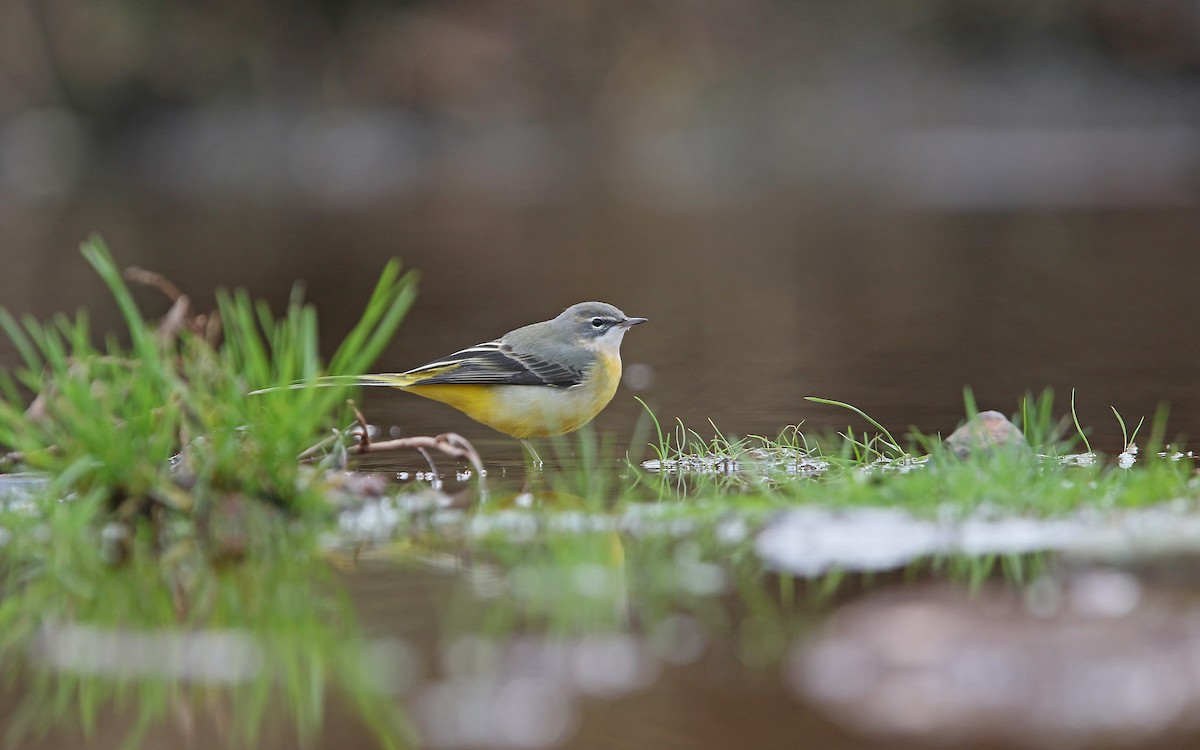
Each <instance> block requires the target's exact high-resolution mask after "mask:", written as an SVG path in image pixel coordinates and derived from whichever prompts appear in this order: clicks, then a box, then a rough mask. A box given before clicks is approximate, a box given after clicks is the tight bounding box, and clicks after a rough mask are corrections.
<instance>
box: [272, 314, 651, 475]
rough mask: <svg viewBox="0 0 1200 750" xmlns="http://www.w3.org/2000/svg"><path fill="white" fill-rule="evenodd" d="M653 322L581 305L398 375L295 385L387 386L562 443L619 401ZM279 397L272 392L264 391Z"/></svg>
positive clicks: (524, 437)
mask: <svg viewBox="0 0 1200 750" xmlns="http://www.w3.org/2000/svg"><path fill="white" fill-rule="evenodd" d="M646 320H647V319H646V318H635V317H630V316H628V315H626V314H625V313H623V312H621V311H620V310H619V309H618V308H616V307H614V306H613V305H610V304H607V303H604V302H580V303H578V304H575V305H571V306H570V307H568V308H567V309H565V310H563V311H562V312H561V313H559V314H558V315H557V316H556V317H554V318H552V319H550V320H546V321H542V322H540V323H532V324H530V325H527V326H522V327H521V328H517V329H514V330H512V331H509V332H508V333H506V334H504V335H503V336H501V337H499V338H497V339H494V340H492V341H487V342H484V343H482V344H476V345H475V346H472V347H468V348H466V349H461V350H459V351H457V352H454V353H453V354H450V355H448V356H446V357H442V358H441V359H437V360H434V361H433V362H430V363H428V364H424V365H421V366H420V367H414V368H413V369H411V370H407V371H405V372H398V373H377V374H372V375H327V376H323V377H319V378H317V379H315V380H308V381H302V382H297V383H293V384H292V385H290V386H286V387H290V388H302V387H306V386H310V385H316V386H337V385H343V386H387V387H391V388H398V389H400V390H402V391H407V392H409V393H415V394H416V395H418V396H424V397H425V398H428V399H433V400H434V401H440V402H441V403H443V404H446V405H448V406H451V407H453V408H455V409H457V410H459V411H461V412H462V413H464V414H466V415H467V416H468V417H470V418H471V419H474V420H475V421H476V422H479V423H481V424H484V425H486V426H488V427H491V428H492V429H494V430H496V431H497V432H502V433H504V434H505V435H508V436H510V437H513V438H516V439H517V440H520V441H521V442H522V443H523V444H524V445H525V447H526V449H527V450H529V451H530V454H531V456H532V457H533V459H534V461H535V462H536V463H539V464H540V463H541V461H540V459H539V458H538V456H537V452H536V451H535V450H534V449H533V446H532V445H530V444H529V440H530V439H531V438H544V437H554V436H557V435H565V434H567V433H569V432H573V431H575V430H578V429H579V428H580V427H582V426H583V425H585V424H587V423H588V422H590V421H592V419H593V418H594V417H595V416H596V415H597V414H599V413H600V412H601V411H602V410H603V409H604V407H605V406H607V405H608V403H609V402H610V401H612V398H613V396H614V395H616V391H617V384H618V383H619V382H620V380H621V341H622V339H624V337H625V332H626V331H628V330H629V329H630V328H631V327H633V326H635V325H639V324H641V323H645V322H646ZM270 390H276V389H273V388H266V389H263V390H262V391H255V392H254V393H261V392H263V391H270Z"/></svg>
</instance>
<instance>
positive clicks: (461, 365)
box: [405, 342, 584, 388]
mask: <svg viewBox="0 0 1200 750" xmlns="http://www.w3.org/2000/svg"><path fill="white" fill-rule="evenodd" d="M422 372H429V373H430V375H429V377H427V378H422V379H421V380H417V381H415V382H414V383H413V385H441V384H447V385H455V384H457V385H468V384H475V385H551V386H557V387H561V388H569V387H570V386H573V385H578V384H579V383H581V382H583V376H584V373H582V372H580V371H579V370H576V369H574V368H572V367H570V366H567V365H561V364H555V363H553V362H547V361H545V360H543V359H540V358H538V357H535V356H532V355H529V354H518V353H517V352H514V351H513V350H512V347H511V346H509V345H508V344H504V343H500V342H490V343H487V344H480V345H479V346H473V347H471V348H470V349H463V350H462V351H458V352H455V353H454V354H451V355H450V356H449V357H445V358H443V359H440V360H438V361H437V362H430V363H429V364H427V365H424V366H422V367H418V368H416V369H413V370H409V371H408V372H407V373H405V374H406V375H420V374H421V373H422Z"/></svg>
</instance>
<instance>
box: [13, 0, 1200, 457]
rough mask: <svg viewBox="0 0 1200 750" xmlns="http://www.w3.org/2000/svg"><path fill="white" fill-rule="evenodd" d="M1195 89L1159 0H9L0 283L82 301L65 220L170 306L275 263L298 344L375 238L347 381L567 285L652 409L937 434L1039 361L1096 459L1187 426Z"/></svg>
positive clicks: (1174, 22)
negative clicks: (592, 305) (379, 298)
mask: <svg viewBox="0 0 1200 750" xmlns="http://www.w3.org/2000/svg"><path fill="white" fill-rule="evenodd" d="M1198 84H1200V3H1197V2H1195V1H1194V0H1145V1H1144V2H1138V3H1129V2H1112V1H1094V2H1093V1H1087V0H1037V1H1036V2H1034V1H1032V0H1031V1H1028V2H1020V1H1014V0H1004V1H1001V0H975V1H973V2H972V1H964V0H944V1H935V0H925V1H921V0H912V1H906V2H896V1H894V0H892V1H889V2H867V1H854V2H845V1H841V0H838V1H834V0H830V1H828V2H800V1H792V2H784V1H783V0H712V1H711V2H704V3H696V2H685V1H683V0H680V1H678V2H670V1H667V2H658V3H644V2H625V1H623V0H603V1H601V0H539V1H530V2H522V3H503V2H455V1H447V0H439V1H438V2H385V1H384V0H357V1H350V0H291V1H290V2H283V1H282V0H275V1H274V2H272V1H270V0H237V1H236V2H234V1H230V0H190V1H180V0H176V1H171V0H86V1H85V0H8V2H5V3H3V4H0V305H3V306H4V307H7V308H8V309H10V310H13V311H17V312H32V313H34V314H36V315H39V316H44V315H47V314H49V313H51V312H54V311H58V310H73V309H75V308H77V307H80V306H84V307H87V308H89V309H90V310H92V312H93V316H94V317H95V318H96V327H97V328H98V329H101V330H103V329H106V328H110V327H115V326H116V325H117V319H116V314H115V310H113V309H112V306H111V304H110V303H109V302H108V301H107V295H106V293H105V292H104V290H103V289H102V288H101V285H100V282H99V281H98V279H96V278H95V277H94V275H93V274H92V272H91V270H90V269H89V268H88V267H86V264H85V263H84V262H83V261H82V259H81V258H80V256H79V255H78V252H77V246H78V243H79V242H80V240H82V239H83V238H84V237H85V236H86V235H87V234H88V233H90V232H93V231H95V232H99V233H101V234H102V235H103V236H104V238H105V239H106V240H107V241H108V243H109V245H110V246H111V248H112V249H113V252H114V254H115V255H116V257H117V258H118V261H119V262H121V263H124V264H136V265H140V266H144V267H148V268H151V269H154V270H158V271H161V272H163V273H164V274H166V275H168V276H169V277H170V278H171V279H173V280H174V281H175V282H176V283H177V284H179V285H180V286H181V287H183V288H184V289H185V290H187V291H188V292H190V293H191V294H192V295H193V296H194V297H195V298H196V300H197V301H198V303H199V304H200V305H201V306H208V305H210V304H211V301H212V290H213V289H214V288H215V287H217V286H244V287H246V288H248V289H250V290H251V292H252V293H253V294H255V295H257V296H261V297H265V298H267V299H269V300H271V301H272V303H273V304H275V305H277V307H279V308H282V306H283V304H284V302H285V301H286V299H287V295H288V292H289V289H290V288H291V286H292V284H293V283H294V282H296V281H301V282H303V283H304V284H305V285H306V288H307V294H308V298H309V299H310V300H312V301H313V302H315V303H316V304H317V305H318V307H319V310H320V314H321V321H322V331H323V335H324V336H325V339H324V340H325V341H326V343H327V344H328V345H329V346H332V345H333V344H334V343H335V342H336V341H337V340H338V338H339V337H340V336H341V335H343V334H344V333H345V332H346V331H347V330H348V328H349V326H350V325H351V321H352V319H353V316H355V315H357V314H358V312H359V311H360V310H361V308H362V305H363V304H364V302H365V300H366V297H367V295H368V293H369V290H370V288H371V286H372V284H373V283H374V281H375V278H376V276H377V274H378V272H379V270H380V269H381V267H382V265H383V263H384V262H385V259H386V258H389V257H392V256H398V257H400V258H402V259H403V260H404V261H405V263H406V264H407V265H408V266H409V267H413V268H417V269H419V270H420V271H421V272H422V287H421V294H420V298H419V300H418V303H417V306H416V308H415V309H414V310H413V312H412V314H411V316H410V319H409V321H408V322H407V323H406V324H405V326H404V328H403V329H402V333H401V335H400V336H399V337H398V338H397V340H396V341H395V343H394V345H393V347H392V348H391V349H390V350H389V351H388V352H387V354H386V355H385V357H384V359H383V361H382V362H381V363H380V367H381V368H382V369H405V368H407V367H410V366H413V365H417V364H420V363H423V362H425V361H427V360H428V359H430V358H433V357H437V356H440V355H443V354H446V353H448V352H450V351H453V350H454V349H457V348H460V347H462V346H466V345H469V344H473V343H475V342H477V341H481V340H484V339H488V338H491V337H494V336H496V335H498V334H501V333H503V332H504V331H506V330H509V329H511V328H513V327H516V326H518V325H521V324H524V323H527V322H532V321H535V320H541V319H545V318H548V317H551V316H553V315H554V314H556V313H557V312H558V311H559V310H561V309H562V308H564V307H566V306H567V305H569V304H571V303H574V302H578V301H581V300H585V299H601V300H604V301H607V302H611V303H613V304H616V305H617V306H619V307H621V308H622V309H623V310H625V312H627V313H628V314H630V315H641V316H645V317H648V318H650V320H651V323H650V324H648V325H646V326H643V327H639V328H638V329H636V330H634V331H633V332H632V333H631V335H630V336H629V337H628V338H627V340H626V345H625V354H626V362H627V364H629V363H634V364H639V365H645V367H639V368H637V370H636V371H635V372H636V373H637V374H638V377H637V378H636V382H633V383H631V385H633V386H635V387H636V388H638V389H640V391H641V394H642V395H643V396H644V397H645V398H647V400H648V401H649V402H650V403H651V404H653V405H654V406H655V407H656V410H657V411H658V413H659V416H660V417H663V418H665V419H667V420H670V419H673V418H674V417H677V416H678V417H681V418H683V419H684V420H685V421H686V422H687V423H688V424H689V425H690V426H693V427H697V428H698V427H701V426H705V420H707V419H709V418H711V419H713V420H714V421H715V422H716V424H717V425H718V426H719V427H721V428H722V429H723V430H724V431H725V432H727V433H734V434H737V433H767V434H771V435H773V434H775V433H776V432H777V431H778V430H779V429H780V428H782V427H784V426H785V425H787V424H793V423H796V422H799V421H801V420H806V422H805V423H806V425H807V426H809V427H816V426H824V425H835V426H836V425H840V426H844V425H845V424H846V423H847V420H848V416H849V415H848V414H846V413H844V412H839V411H838V410H836V409H831V408H830V407H821V406H817V405H814V404H810V403H808V402H805V401H804V400H803V397H804V396H806V395H819V396H825V397H831V398H837V399H840V400H844V401H849V402H852V403H854V404H856V405H857V406H859V407H861V408H862V409H864V410H865V411H867V412H868V413H870V414H872V415H873V416H875V417H876V418H877V419H879V420H880V421H882V422H883V423H884V424H885V425H887V426H888V427H889V428H891V429H893V430H899V431H903V430H904V429H905V428H906V427H908V426H909V425H915V426H917V427H919V428H921V429H922V430H925V431H941V432H943V433H946V432H948V431H949V430H951V429H953V427H954V426H955V423H956V422H957V421H958V419H959V418H960V417H961V415H962V388H963V386H964V385H971V386H973V387H974V389H975V393H976V395H977V397H978V399H979V402H980V406H981V407H983V408H997V409H1000V410H1002V411H1005V412H1007V413H1011V412H1013V411H1014V410H1015V409H1016V408H1017V405H1018V399H1019V398H1020V396H1021V395H1022V393H1024V392H1025V391H1026V390H1027V389H1035V390H1038V389H1041V388H1042V387H1044V386H1054V387H1055V388H1056V389H1057V390H1058V392H1059V394H1060V397H1062V402H1061V403H1062V405H1063V408H1064V409H1065V408H1066V406H1065V401H1066V398H1065V397H1066V394H1067V393H1068V392H1069V389H1070V388H1071V387H1074V388H1076V389H1077V390H1078V396H1077V398H1078V403H1079V413H1080V418H1081V420H1082V421H1083V422H1084V423H1085V424H1091V425H1094V426H1096V427H1097V428H1098V432H1097V435H1096V439H1095V441H1094V444H1096V445H1097V446H1098V447H1100V448H1102V449H1105V450H1109V451H1115V450H1117V449H1118V448H1119V431H1118V428H1117V424H1116V421H1115V420H1114V419H1113V418H1112V415H1111V412H1110V411H1109V407H1110V406H1114V407H1116V408H1117V409H1119V410H1120V411H1121V412H1122V414H1124V416H1125V417H1126V420H1127V421H1132V422H1136V420H1137V418H1138V417H1139V416H1141V415H1146V416H1147V417H1149V416H1150V415H1152V413H1153V411H1154V409H1155V407H1156V405H1157V404H1158V403H1159V402H1160V401H1167V402H1169V403H1170V404H1171V407H1172V416H1171V422H1170V424H1171V427H1172V430H1171V434H1191V435H1197V434H1200V391H1198V389H1197V388H1196V387H1195V381H1196V376H1197V373H1198V372H1200V347H1197V346H1196V344H1195V341H1194V339H1195V323H1194V318H1195V308H1196V294H1197V292H1198V291H1200V275H1198V274H1197V272H1196V253H1197V248H1198V247H1200V210H1198V209H1200V85H1198ZM144 299H145V301H146V305H147V308H148V309H151V310H155V311H157V310H165V309H166V303H165V301H163V300H161V299H159V298H158V297H157V295H156V294H155V293H153V292H150V291H147V292H146V293H145V294H144ZM0 360H2V361H4V362H8V363H11V362H12V360H13V356H12V353H11V350H10V349H9V348H7V347H6V345H0ZM368 406H369V407H370V408H371V409H373V410H375V411H376V414H374V415H372V416H374V417H375V418H378V419H380V420H382V421H390V422H396V423H399V424H401V425H403V427H404V429H405V430H406V431H409V432H423V431H438V430H443V429H455V430H459V431H461V432H463V433H464V434H467V435H468V436H472V437H473V436H485V435H488V434H490V433H489V432H488V431H486V430H485V429H484V428H481V427H478V426H475V425H473V424H472V423H470V422H469V421H467V420H465V418H461V417H460V416H459V415H457V414H456V413H451V412H450V411H449V410H447V409H445V408H444V407H440V406H437V405H434V404H426V403H423V402H421V400H420V399H413V398H404V397H398V396H395V395H389V396H388V397H386V398H384V397H381V396H379V395H376V394H372V396H371V398H370V400H369V402H368ZM638 413H639V407H638V406H637V404H636V403H635V402H634V401H633V399H632V398H631V397H630V395H629V391H628V390H627V391H625V392H624V393H623V394H621V395H619V396H618V399H617V401H616V402H615V403H614V405H613V407H612V408H611V409H610V410H609V411H607V412H606V413H605V414H604V415H602V417H601V419H600V422H599V423H600V425H601V427H602V428H604V429H608V430H612V431H614V432H616V433H617V434H618V435H619V436H622V437H625V436H628V435H629V434H630V432H631V430H632V427H633V424H634V422H635V420H636V419H637V415H638Z"/></svg>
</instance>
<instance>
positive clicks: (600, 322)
mask: <svg viewBox="0 0 1200 750" xmlns="http://www.w3.org/2000/svg"><path fill="white" fill-rule="evenodd" d="M603 327H604V318H592V328H603Z"/></svg>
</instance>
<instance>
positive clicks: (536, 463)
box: [521, 440, 542, 469]
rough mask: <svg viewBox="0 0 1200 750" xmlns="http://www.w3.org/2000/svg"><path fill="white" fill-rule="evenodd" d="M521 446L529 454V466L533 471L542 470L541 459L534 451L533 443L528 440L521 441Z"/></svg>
mask: <svg viewBox="0 0 1200 750" xmlns="http://www.w3.org/2000/svg"><path fill="white" fill-rule="evenodd" d="M521 445H523V446H525V450H526V451H528V452H529V461H530V465H531V466H532V467H533V468H535V469H540V468H542V457H541V456H539V455H538V452H537V451H536V450H534V448H533V443H531V442H529V441H528V440H522V441H521Z"/></svg>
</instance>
